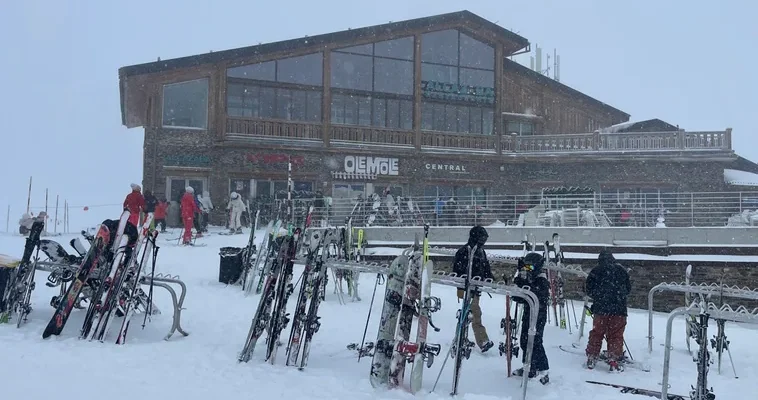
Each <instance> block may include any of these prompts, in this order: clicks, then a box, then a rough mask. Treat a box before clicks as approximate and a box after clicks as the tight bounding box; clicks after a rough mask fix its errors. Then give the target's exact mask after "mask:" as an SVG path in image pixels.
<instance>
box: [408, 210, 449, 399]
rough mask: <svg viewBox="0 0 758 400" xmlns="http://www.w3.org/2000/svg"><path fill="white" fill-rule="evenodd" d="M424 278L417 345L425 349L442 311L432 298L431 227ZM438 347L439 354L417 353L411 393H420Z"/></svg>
mask: <svg viewBox="0 0 758 400" xmlns="http://www.w3.org/2000/svg"><path fill="white" fill-rule="evenodd" d="M422 262H423V267H422V274H421V275H422V277H423V280H422V281H421V283H423V290H422V292H421V301H420V302H419V304H418V326H417V328H416V343H418V344H424V345H425V346H424V347H425V349H428V348H429V346H428V345H426V340H427V331H428V329H429V326H430V325H431V327H432V328H433V329H434V331H435V332H439V331H440V330H439V328H437V327H436V326H434V324H433V323H432V313H435V312H437V311H439V310H440V308H441V306H442V301H441V300H440V298H439V297H433V296H432V276H434V263H433V262H432V260H430V259H429V225H424V243H423V248H422ZM434 346H436V349H437V352H436V354H435V353H431V352H428V351H421V352H416V353H415V355H414V357H413V361H412V364H413V366H412V368H411V393H418V392H419V390H421V386H422V384H423V380H424V379H423V378H424V364H426V367H427V368H429V367H430V366H431V365H432V364H433V363H434V356H436V355H439V347H440V346H439V345H434Z"/></svg>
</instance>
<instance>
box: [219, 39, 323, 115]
mask: <svg viewBox="0 0 758 400" xmlns="http://www.w3.org/2000/svg"><path fill="white" fill-rule="evenodd" d="M322 71H323V54H322V53H313V54H306V55H304V56H297V57H289V58H283V59H281V60H275V61H267V62H263V63H257V64H249V65H243V66H239V67H234V68H229V69H227V72H226V75H227V88H226V96H227V97H226V108H227V113H228V115H229V116H232V117H248V118H278V119H284V120H288V121H321V93H322V90H321V89H320V88H319V86H321V85H322V84H323V73H322ZM273 82H278V83H280V84H273Z"/></svg>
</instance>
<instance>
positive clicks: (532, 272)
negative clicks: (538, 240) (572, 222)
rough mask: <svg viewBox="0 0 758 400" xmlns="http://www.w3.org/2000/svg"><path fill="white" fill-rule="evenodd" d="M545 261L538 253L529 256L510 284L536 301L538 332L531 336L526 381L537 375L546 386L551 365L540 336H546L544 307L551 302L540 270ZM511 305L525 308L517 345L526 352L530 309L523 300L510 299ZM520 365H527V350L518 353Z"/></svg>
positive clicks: (516, 372)
mask: <svg viewBox="0 0 758 400" xmlns="http://www.w3.org/2000/svg"><path fill="white" fill-rule="evenodd" d="M544 265H545V258H544V257H543V256H542V255H541V254H540V253H529V254H527V255H526V256H524V257H523V259H521V260H519V263H518V276H516V277H515V278H513V284H514V285H516V286H518V287H520V288H525V289H528V290H530V291H531V292H532V293H534V294H535V295H536V296H537V301H539V311H538V312H537V332H535V334H534V346H533V347H532V365H531V368H530V371H529V377H530V378H534V377H536V376H538V375H540V382H541V383H542V384H546V383H548V381H549V380H550V378H549V377H548V370H549V369H550V363H549V362H548V359H547V354H546V353H545V345H544V343H543V336H544V333H545V324H547V305H548V302H549V299H550V282H549V281H548V280H547V275H546V274H545V271H544V269H543V267H544ZM512 299H513V301H515V302H517V303H519V304H522V305H523V306H524V312H523V313H522V315H521V337H520V338H519V342H520V345H521V348H522V349H526V348H527V345H528V344H529V322H530V315H529V313H530V311H531V310H530V308H529V304H527V302H526V300H524V299H522V298H520V297H512ZM521 361H522V362H524V361H526V350H524V351H523V352H522V353H521ZM513 374H514V375H516V376H523V375H524V368H519V369H517V370H515V371H513Z"/></svg>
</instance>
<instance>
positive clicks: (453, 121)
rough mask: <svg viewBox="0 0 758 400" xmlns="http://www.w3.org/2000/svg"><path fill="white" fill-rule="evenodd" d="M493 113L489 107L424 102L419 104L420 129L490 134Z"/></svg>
mask: <svg viewBox="0 0 758 400" xmlns="http://www.w3.org/2000/svg"><path fill="white" fill-rule="evenodd" d="M493 117H494V113H493V111H492V109H491V108H485V107H478V106H466V105H456V104H444V103H432V102H424V103H422V105H421V129H424V130H433V131H442V132H461V133H478V134H484V135H491V134H492V123H493Z"/></svg>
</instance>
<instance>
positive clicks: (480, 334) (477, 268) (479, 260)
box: [453, 225, 494, 353]
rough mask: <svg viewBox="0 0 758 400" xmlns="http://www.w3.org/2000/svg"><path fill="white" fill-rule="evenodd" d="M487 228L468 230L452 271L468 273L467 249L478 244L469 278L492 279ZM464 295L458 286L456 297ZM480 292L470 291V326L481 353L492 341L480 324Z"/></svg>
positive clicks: (487, 348) (488, 347)
mask: <svg viewBox="0 0 758 400" xmlns="http://www.w3.org/2000/svg"><path fill="white" fill-rule="evenodd" d="M487 238H489V235H488V234H487V230H486V229H484V227H482V226H480V225H477V226H475V227H473V228H471V231H469V237H468V243H466V245H465V246H463V247H461V248H460V249H458V251H457V252H456V253H455V261H454V262H453V272H454V273H456V274H457V275H458V276H461V275H468V253H469V249H470V248H473V247H474V246H478V247H477V249H476V252H475V253H474V260H473V262H472V264H471V278H479V279H482V280H484V279H494V276H492V270H491V269H490V262H489V261H488V260H487V254H486V253H485V252H484V244H485V243H487ZM463 297H464V291H463V289H462V288H458V298H459V299H462V298H463ZM480 297H481V293H480V292H479V291H472V297H471V305H470V306H469V309H470V310H471V317H472V318H471V319H472V321H471V328H472V329H473V330H474V340H476V345H477V346H479V348H480V349H481V350H482V353H484V352H486V351H487V350H489V349H491V348H492V346H493V343H492V341H491V340H490V338H489V336H488V335H487V328H485V327H484V325H483V324H482V308H481V307H480V306H479V298H480Z"/></svg>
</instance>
